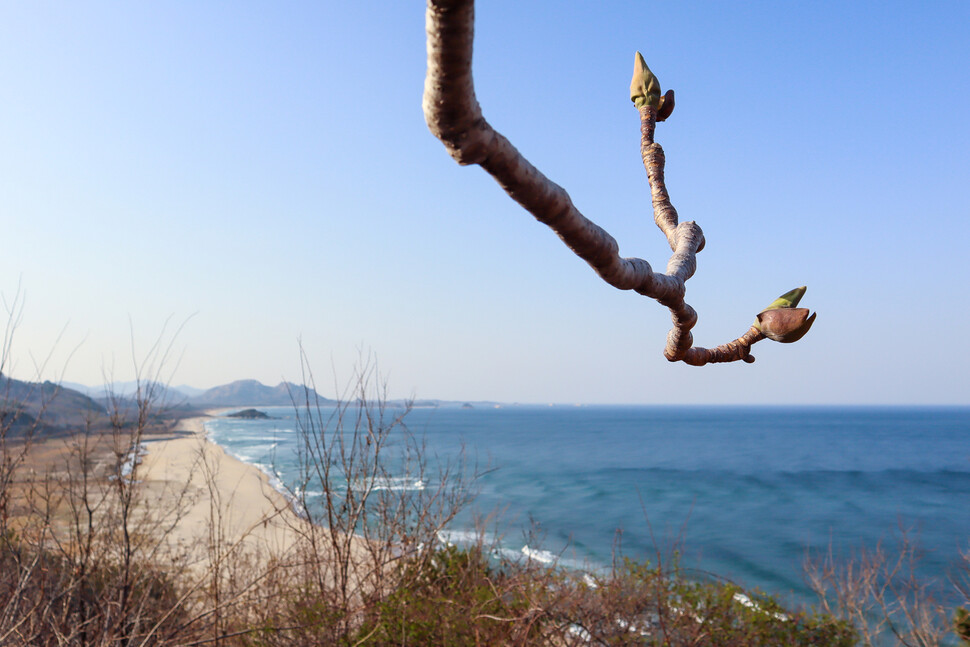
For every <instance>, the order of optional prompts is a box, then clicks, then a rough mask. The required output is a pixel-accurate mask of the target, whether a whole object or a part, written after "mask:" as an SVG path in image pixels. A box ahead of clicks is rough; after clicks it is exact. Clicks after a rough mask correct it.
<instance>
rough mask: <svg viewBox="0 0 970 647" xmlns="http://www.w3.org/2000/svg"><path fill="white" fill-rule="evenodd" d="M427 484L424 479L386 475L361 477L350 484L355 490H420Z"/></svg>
mask: <svg viewBox="0 0 970 647" xmlns="http://www.w3.org/2000/svg"><path fill="white" fill-rule="evenodd" d="M427 486H428V483H427V482H426V481H425V480H424V479H419V478H418V479H416V478H414V477H411V476H387V477H383V478H374V479H361V480H359V481H354V482H353V483H352V484H351V486H350V487H351V489H352V490H355V491H357V492H364V491H371V492H378V491H382V490H386V491H391V492H408V491H415V492H420V491H421V490H424V489H425V488H426V487H427Z"/></svg>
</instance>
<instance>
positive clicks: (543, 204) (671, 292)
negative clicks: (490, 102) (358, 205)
mask: <svg viewBox="0 0 970 647" xmlns="http://www.w3.org/2000/svg"><path fill="white" fill-rule="evenodd" d="M474 19H475V12H474V1H473V0H428V11H427V18H426V28H427V38H428V40H427V45H428V71H427V76H426V77H425V83H424V100H423V108H424V115H425V120H426V121H427V123H428V128H429V129H430V130H431V132H432V134H434V136H435V137H437V138H438V139H439V140H441V142H442V143H443V144H444V145H445V148H446V149H447V150H448V153H449V154H450V155H451V156H452V157H453V158H454V159H455V160H456V161H457V162H458V163H459V164H462V165H468V164H478V165H479V166H481V167H482V168H483V169H485V170H486V171H487V172H488V173H489V174H490V175H491V176H492V177H493V178H495V180H496V181H497V182H498V183H499V185H501V187H502V188H503V189H504V190H505V192H506V193H508V194H509V196H510V197H511V198H512V199H513V200H515V201H516V202H518V203H519V204H520V205H522V206H523V207H524V208H525V209H526V211H528V212H529V213H531V214H532V215H533V216H534V217H535V218H536V219H537V220H538V221H539V222H542V223H545V224H546V225H548V226H549V227H550V228H551V229H552V230H553V231H554V232H556V234H557V235H558V236H559V238H560V239H562V241H563V242H564V243H565V244H566V246H568V247H569V248H570V249H571V250H573V252H575V253H576V255H577V256H579V257H580V258H582V259H583V260H584V261H586V262H587V263H589V264H590V266H592V268H593V269H594V270H595V271H596V273H597V274H598V275H599V276H600V277H601V278H602V279H603V280H604V281H606V282H607V283H609V284H610V285H612V286H613V287H615V288H618V289H620V290H633V291H635V292H638V293H639V294H642V295H644V296H647V297H650V298H652V299H655V300H657V301H658V302H659V303H661V304H662V305H665V306H667V308H669V309H670V312H671V319H672V321H673V324H674V325H673V328H672V329H671V330H670V332H669V333H668V334H667V344H666V347H665V349H664V356H665V357H666V358H667V359H668V360H670V361H672V362H674V361H684V362H686V363H688V364H690V365H693V366H702V365H704V364H707V363H713V362H732V361H738V360H742V361H745V362H749V363H750V362H753V361H754V357H752V356H751V355H750V347H751V345H752V344H754V343H755V342H757V341H759V340H761V339H764V338H765V337H764V335H763V334H762V333H761V332H760V330H759V329H757V328H755V327H753V328H752V329H751V330H749V331H748V332H746V333H745V334H744V335H742V336H741V337H739V338H738V339H736V340H734V341H732V342H728V343H727V344H723V345H721V346H718V347H717V348H713V349H706V348H700V347H693V336H692V335H691V332H690V330H691V328H693V327H694V324H695V323H696V322H697V313H696V312H695V311H694V309H693V308H691V307H690V305H688V304H687V303H686V302H685V301H684V295H685V293H686V282H687V279H689V278H690V277H691V276H693V274H694V271H695V270H696V268H697V259H696V255H697V252H699V251H700V250H701V249H703V247H704V242H705V241H704V234H703V232H702V231H701V228H700V227H699V226H698V225H697V224H696V223H694V222H683V223H680V222H678V216H677V210H676V209H674V207H673V205H672V204H671V202H670V196H669V195H668V193H667V188H666V186H665V185H664V161H665V160H664V152H663V149H662V148H661V147H660V145H659V144H657V143H655V142H654V139H653V138H654V130H655V128H656V122H657V106H656V105H651V104H650V103H647V102H645V103H642V104H641V103H637V107H638V110H639V112H640V134H641V139H640V150H641V155H642V157H643V164H644V168H645V169H646V171H647V180H648V182H649V183H650V191H651V197H652V202H653V210H654V220H655V221H656V223H657V226H658V227H659V228H660V230H661V231H662V232H663V233H664V235H665V236H666V237H667V242H668V243H669V244H670V249H671V250H672V251H673V254H672V255H671V257H670V259H669V261H668V262H667V269H666V272H664V273H660V272H655V271H654V270H653V269H652V268H651V267H650V263H648V262H647V261H645V260H643V259H641V258H622V257H620V255H619V246H618V245H617V242H616V240H615V239H614V238H613V237H612V236H611V235H610V234H609V233H608V232H606V231H605V230H604V229H603V228H602V227H600V226H599V225H597V224H596V223H594V222H593V221H591V220H589V219H588V218H586V217H585V216H584V215H583V214H582V213H580V211H579V210H578V209H577V208H576V207H575V206H574V205H573V203H572V200H571V199H570V197H569V194H568V193H566V190H565V189H563V188H562V187H561V186H559V185H558V184H556V183H555V182H553V181H552V180H550V179H549V178H548V177H546V176H545V175H543V173H542V172H541V171H539V170H538V169H537V168H536V167H535V166H533V165H532V164H531V163H529V161H528V160H527V159H525V157H523V156H522V154H521V153H519V151H518V150H516V149H515V147H514V146H512V144H511V142H509V140H508V139H506V138H505V137H504V136H502V135H501V134H500V133H498V132H497V131H496V130H495V129H494V128H492V126H491V125H489V123H488V122H487V121H486V120H485V117H484V116H482V111H481V107H480V106H479V105H478V100H477V99H476V97H475V87H474V81H473V78H472V69H471V63H472V43H473V39H474ZM644 68H645V66H644ZM647 72H648V73H649V70H647ZM650 74H651V75H652V73H650ZM655 80H656V79H655V77H654V81H655ZM651 87H652V86H651ZM656 89H657V90H658V91H659V84H657V85H656ZM670 95H671V96H670V101H671V103H670V105H668V110H667V113H668V114H669V111H670V109H671V108H672V101H673V97H672V93H670ZM658 96H659V95H658Z"/></svg>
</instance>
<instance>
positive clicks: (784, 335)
mask: <svg viewBox="0 0 970 647" xmlns="http://www.w3.org/2000/svg"><path fill="white" fill-rule="evenodd" d="M805 290H806V287H805V286H804V285H803V286H802V287H800V288H795V289H794V290H790V291H788V292H786V293H784V294H783V295H781V296H780V297H778V298H777V299H775V300H774V301H772V302H771V304H770V305H769V306H768V307H767V308H765V309H764V310H762V311H761V312H760V313H759V314H758V318H757V320H755V322H754V327H755V328H757V329H758V330H760V331H761V334H763V335H764V336H765V337H767V338H768V339H771V340H773V341H778V342H781V343H783V344H790V343H792V342H796V341H798V340H799V339H801V338H802V337H804V336H805V333H807V332H808V329H809V328H811V327H812V324H813V323H815V314H816V313H812V315H811V316H809V314H808V308H796V307H795V306H797V305H798V302H799V301H801V299H802V297H803V296H804V295H805Z"/></svg>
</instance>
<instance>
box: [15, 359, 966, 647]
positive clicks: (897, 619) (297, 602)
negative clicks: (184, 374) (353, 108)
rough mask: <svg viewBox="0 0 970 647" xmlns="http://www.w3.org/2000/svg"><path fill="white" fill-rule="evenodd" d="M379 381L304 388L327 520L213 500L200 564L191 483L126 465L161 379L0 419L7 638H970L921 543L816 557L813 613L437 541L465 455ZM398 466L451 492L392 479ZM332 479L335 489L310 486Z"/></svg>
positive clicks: (726, 590) (620, 563)
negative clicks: (148, 478) (164, 486)
mask: <svg viewBox="0 0 970 647" xmlns="http://www.w3.org/2000/svg"><path fill="white" fill-rule="evenodd" d="M373 377H374V373H373V371H370V370H365V371H362V372H361V374H360V375H359V376H358V378H357V379H356V380H355V382H354V383H353V384H352V386H351V387H350V389H349V391H350V393H349V394H348V395H349V396H350V397H347V398H345V399H344V400H343V404H340V405H338V406H336V407H333V406H326V407H321V406H319V405H318V403H316V402H315V401H314V399H313V397H312V396H311V395H310V394H311V393H315V391H314V390H313V389H312V388H309V387H308V388H307V390H306V391H304V396H305V397H304V398H303V401H302V403H301V407H302V412H301V416H300V418H301V420H303V421H304V423H303V427H302V428H301V430H300V431H301V433H302V436H303V445H304V448H305V449H304V455H303V474H304V477H303V480H302V481H301V483H300V484H299V488H298V489H295V490H294V491H293V493H292V494H293V497H294V498H293V501H294V505H295V506H296V507H297V509H299V510H300V511H301V513H302V515H303V516H304V517H305V518H306V519H308V520H311V521H314V522H316V523H315V524H311V525H303V526H299V527H300V528H301V529H302V530H301V535H300V538H299V541H298V545H299V549H298V551H297V553H296V554H295V556H294V555H290V556H289V557H288V558H286V559H284V558H282V556H280V555H276V554H259V553H258V552H256V553H254V552H252V551H247V550H242V549H241V548H240V544H239V543H238V542H236V543H229V544H227V543H225V542H223V541H218V540H217V539H218V538H220V537H221V538H224V531H225V528H224V524H225V520H224V519H222V518H221V517H220V515H219V513H218V512H216V513H214V514H213V515H212V516H211V517H210V521H209V524H210V529H209V537H210V541H209V542H207V545H206V546H204V547H202V549H203V550H204V551H205V552H206V554H207V560H206V563H205V565H204V566H203V567H201V568H200V567H199V565H198V564H195V565H193V564H192V563H191V562H190V560H188V559H187V554H188V552H180V551H172V550H170V549H169V546H170V545H169V544H168V543H167V541H166V537H167V536H168V535H169V534H170V533H171V532H172V530H173V528H174V527H175V526H174V524H176V523H178V521H179V519H180V514H181V512H180V511H181V509H182V508H181V507H180V506H182V505H183V503H184V501H183V500H182V499H181V498H180V497H181V496H183V494H184V493H179V492H174V493H169V497H168V499H167V500H169V501H171V502H172V503H171V507H170V508H168V509H159V508H155V507H152V508H146V505H145V503H146V502H148V501H158V500H157V499H149V498H147V493H146V492H145V491H144V488H145V487H146V486H145V484H143V483H140V482H138V481H137V480H132V479H131V478H130V474H129V473H128V472H127V468H126V465H127V464H129V463H130V460H131V457H132V456H133V452H134V450H135V448H136V447H137V444H138V443H139V442H140V441H141V439H143V438H145V437H146V436H147V435H149V434H151V433H152V432H153V431H154V430H155V426H156V425H157V424H158V422H157V421H158V420H160V419H163V418H164V416H162V415H156V412H153V410H152V393H153V392H152V390H151V389H149V390H147V391H145V392H142V393H141V394H140V397H139V398H137V399H136V402H137V403H138V405H139V406H136V407H134V408H132V409H122V408H121V406H122V405H121V404H119V405H118V407H116V408H115V409H113V410H112V412H111V414H110V415H107V416H105V417H103V418H101V419H97V418H93V417H92V418H91V419H90V420H89V422H88V423H87V424H86V425H84V426H83V427H81V428H75V429H61V430H60V431H59V433H55V434H52V435H47V434H46V433H37V431H36V430H39V429H41V427H40V426H36V427H35V428H34V431H31V430H30V429H28V430H26V431H25V430H24V429H23V428H21V429H20V430H19V431H18V434H17V437H16V438H13V437H12V436H10V435H8V434H7V433H6V432H7V431H8V430H9V429H10V428H12V424H13V423H12V422H10V421H9V420H8V421H7V422H6V425H5V426H4V427H2V428H0V449H2V451H3V460H2V462H0V465H2V466H3V469H4V472H3V474H2V476H3V478H2V479H0V485H2V488H3V489H2V490H0V495H2V496H0V501H3V502H4V514H3V515H2V517H0V644H3V645H159V646H162V645H202V644H212V645H226V646H247V647H257V646H259V647H277V646H280V647H282V646H283V645H297V646H300V645H341V646H349V645H388V646H390V645H455V646H458V645H555V646H580V645H610V646H612V645H671V646H677V645H724V646H735V645H738V646H740V645H833V646H840V645H846V646H848V645H857V644H863V645H882V644H900V645H945V644H957V641H958V640H959V639H960V637H962V639H963V640H964V641H966V638H967V635H968V634H967V625H968V620H967V617H968V616H967V614H966V612H965V611H963V610H962V609H958V610H956V611H954V610H953V609H952V608H951V609H949V610H948V609H947V608H946V607H945V606H944V605H943V604H942V603H941V602H940V601H939V600H937V599H935V598H934V597H933V596H932V595H931V594H930V591H929V589H928V588H927V587H926V586H925V585H924V584H923V583H921V582H919V581H918V580H917V579H914V578H910V577H909V576H910V575H911V573H912V570H911V569H910V568H909V564H910V560H911V558H913V557H914V555H915V550H914V548H913V546H912V545H911V544H909V543H906V544H905V545H904V550H903V552H902V554H901V555H899V556H896V557H894V558H893V559H889V558H888V557H887V556H886V555H885V554H884V553H883V552H882V551H881V550H877V551H871V552H868V553H862V554H861V555H859V556H857V557H856V558H855V559H854V560H852V561H850V562H840V561H839V560H836V559H835V558H833V557H832V556H831V555H826V556H824V557H822V558H817V559H814V560H812V561H810V563H809V564H808V566H807V567H806V575H807V579H808V581H809V582H810V584H811V585H812V586H813V588H815V590H816V591H817V592H818V593H819V604H818V606H817V607H816V608H814V609H791V608H787V607H785V606H783V605H782V604H780V603H779V602H778V600H777V599H775V598H773V597H771V596H770V595H766V594H764V593H761V592H758V591H745V590H743V589H742V588H740V587H738V586H737V585H735V584H733V583H730V582H724V581H721V580H719V579H717V578H712V577H710V576H706V575H705V576H696V575H693V574H691V573H689V572H686V571H684V570H682V569H681V568H680V566H679V564H678V561H677V559H676V558H674V559H669V560H665V559H663V558H662V556H661V555H660V554H659V553H658V554H657V555H656V556H655V558H654V560H653V561H652V562H645V561H636V560H630V559H623V558H622V557H618V558H617V561H616V564H615V565H614V567H613V569H612V571H611V572H610V573H606V574H600V575H597V576H595V577H594V576H592V575H590V574H586V573H576V572H570V571H564V570H562V569H558V568H554V567H549V566H547V565H544V564H542V563H539V562H534V561H530V560H528V559H525V558H523V559H522V560H520V561H509V560H508V559H503V558H501V557H499V556H498V555H500V553H498V552H497V551H495V550H493V549H492V547H490V546H488V545H487V544H485V543H484V542H483V541H482V540H481V539H480V540H479V542H478V543H477V544H473V545H470V546H464V547H456V546H452V545H446V544H442V543H441V542H440V541H438V540H437V536H438V531H439V530H440V529H441V528H442V527H443V526H444V525H445V524H446V523H447V522H448V521H449V520H450V519H451V518H452V517H453V516H454V513H455V512H456V511H457V510H458V509H459V508H460V506H462V505H464V504H465V503H466V502H467V500H468V497H469V496H470V495H469V493H470V491H471V486H472V485H473V483H470V482H469V481H468V479H467V478H465V477H464V476H463V475H464V469H463V468H462V466H460V465H459V466H446V467H445V468H439V471H434V470H432V469H431V468H430V467H429V466H428V465H427V464H426V463H425V461H424V456H423V454H422V448H421V446H420V443H419V442H418V441H417V440H416V439H415V438H414V437H413V436H412V435H411V434H410V432H409V431H408V429H407V427H406V425H405V421H406V413H407V410H406V409H405V410H403V411H402V410H399V409H396V408H395V409H390V408H386V407H385V402H386V400H385V399H383V398H382V393H383V390H382V389H380V388H378V389H377V390H376V394H375V389H374V388H372V385H373V382H374V380H373ZM308 378H309V379H308V381H309V382H310V383H311V384H312V375H308ZM124 402H125V403H127V402H128V401H124ZM30 420H31V421H33V420H34V419H33V418H30ZM169 424H170V423H169ZM164 428H167V427H164ZM52 447H57V448H59V451H51V448H52ZM402 450H403V452H402ZM402 469H403V470H405V472H406V473H409V474H411V475H412V476H414V477H415V478H416V479H419V480H422V481H426V482H438V483H451V484H453V485H452V486H451V487H448V488H445V487H444V486H442V487H439V488H420V489H414V490H411V489H408V488H386V487H381V483H383V482H385V481H386V479H387V478H389V477H390V476H391V474H400V473H402V472H401V470H402ZM199 470H200V471H202V472H204V473H206V475H207V476H206V478H207V479H210V483H212V485H211V487H213V488H215V487H216V485H215V480H214V479H215V474H214V473H210V471H211V470H212V466H210V465H208V464H207V463H206V462H205V461H204V460H200V464H199ZM350 484H357V485H358V487H348V485H350ZM321 489H322V490H323V491H325V492H327V496H324V497H322V500H321V499H320V498H314V497H311V496H310V495H308V494H307V492H310V491H314V490H316V491H320V490H321ZM184 496H188V495H187V494H186V495H184ZM482 537H484V535H482ZM968 563H970V561H968ZM968 573H970V571H968ZM957 584H958V585H960V583H959V582H957ZM961 586H963V585H961ZM966 588H967V587H966V586H963V588H962V590H963V593H964V595H965V596H966V594H967V590H966ZM968 597H970V596H968Z"/></svg>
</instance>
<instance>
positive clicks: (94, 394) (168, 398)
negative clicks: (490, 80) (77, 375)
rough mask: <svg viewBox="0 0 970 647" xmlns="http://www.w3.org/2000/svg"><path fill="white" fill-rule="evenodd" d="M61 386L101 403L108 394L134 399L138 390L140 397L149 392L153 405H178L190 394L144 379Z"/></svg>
mask: <svg viewBox="0 0 970 647" xmlns="http://www.w3.org/2000/svg"><path fill="white" fill-rule="evenodd" d="M61 386H65V387H68V388H70V389H73V390H74V391H78V392H79V393H83V394H84V395H86V396H88V397H90V398H94V399H95V400H97V401H98V402H100V403H102V404H106V403H107V401H108V399H109V398H108V395H109V394H110V395H111V396H112V397H114V398H120V399H122V400H131V401H134V400H135V399H136V397H137V396H138V395H139V391H140V395H141V397H143V398H145V397H146V396H148V395H149V392H150V395H151V401H152V403H153V405H154V406H155V407H158V408H169V407H179V406H181V405H184V404H185V403H186V402H188V399H189V397H190V395H192V394H189V393H186V392H184V391H182V390H181V389H180V388H173V387H170V386H167V385H165V384H162V383H161V382H151V381H144V380H142V381H134V380H133V381H129V382H111V383H109V384H103V385H101V386H85V385H84V384H78V383H77V382H62V383H61ZM190 388H191V387H190ZM196 391H197V392H198V393H202V389H196Z"/></svg>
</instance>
